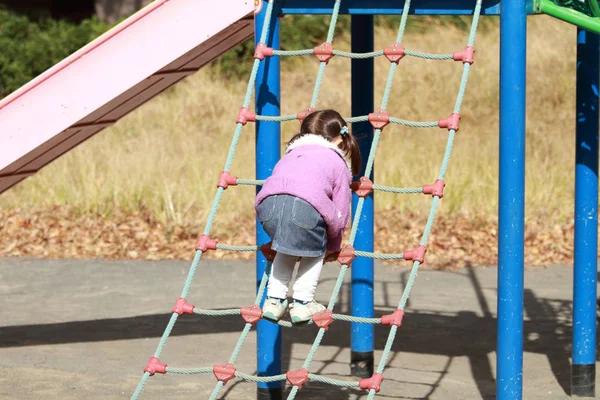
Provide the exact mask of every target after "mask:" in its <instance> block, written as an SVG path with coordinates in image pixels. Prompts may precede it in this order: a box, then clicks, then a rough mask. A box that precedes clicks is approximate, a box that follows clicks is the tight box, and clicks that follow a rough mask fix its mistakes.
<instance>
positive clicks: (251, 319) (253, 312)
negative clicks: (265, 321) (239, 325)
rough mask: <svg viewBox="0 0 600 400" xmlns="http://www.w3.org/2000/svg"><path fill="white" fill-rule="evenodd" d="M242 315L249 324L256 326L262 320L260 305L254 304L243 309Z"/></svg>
mask: <svg viewBox="0 0 600 400" xmlns="http://www.w3.org/2000/svg"><path fill="white" fill-rule="evenodd" d="M240 314H241V315H242V318H243V319H244V321H246V322H247V323H249V324H255V323H256V322H257V321H258V320H259V319H261V318H262V310H261V309H260V307H259V306H258V304H252V305H251V306H250V307H242V308H241V309H240Z"/></svg>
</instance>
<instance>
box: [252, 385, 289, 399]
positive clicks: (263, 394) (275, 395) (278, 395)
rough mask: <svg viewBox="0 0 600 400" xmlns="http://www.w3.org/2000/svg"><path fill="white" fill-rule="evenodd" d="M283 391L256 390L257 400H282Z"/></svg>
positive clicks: (273, 389)
mask: <svg viewBox="0 0 600 400" xmlns="http://www.w3.org/2000/svg"><path fill="white" fill-rule="evenodd" d="M282 399H283V391H282V389H281V388H280V387H278V388H256V400H282Z"/></svg>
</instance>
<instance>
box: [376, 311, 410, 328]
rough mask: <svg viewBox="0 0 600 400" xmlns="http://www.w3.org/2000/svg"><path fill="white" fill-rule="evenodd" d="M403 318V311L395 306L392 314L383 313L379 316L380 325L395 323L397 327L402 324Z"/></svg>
mask: <svg viewBox="0 0 600 400" xmlns="http://www.w3.org/2000/svg"><path fill="white" fill-rule="evenodd" d="M403 318H404V311H403V310H402V309H400V308H396V309H395V310H394V312H393V313H392V314H388V315H384V316H382V317H381V324H382V325H389V326H392V325H396V326H397V327H398V328H400V327H401V326H402V319H403Z"/></svg>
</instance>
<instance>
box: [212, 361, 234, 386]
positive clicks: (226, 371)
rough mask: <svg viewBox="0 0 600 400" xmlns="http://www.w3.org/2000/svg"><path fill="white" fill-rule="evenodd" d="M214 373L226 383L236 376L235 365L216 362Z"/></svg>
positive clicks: (219, 379)
mask: <svg viewBox="0 0 600 400" xmlns="http://www.w3.org/2000/svg"><path fill="white" fill-rule="evenodd" d="M213 374H214V375H215V378H217V380H218V381H220V382H223V383H224V384H225V383H227V382H229V381H230V380H232V379H233V378H234V377H235V367H234V366H233V364H230V363H227V364H215V365H213Z"/></svg>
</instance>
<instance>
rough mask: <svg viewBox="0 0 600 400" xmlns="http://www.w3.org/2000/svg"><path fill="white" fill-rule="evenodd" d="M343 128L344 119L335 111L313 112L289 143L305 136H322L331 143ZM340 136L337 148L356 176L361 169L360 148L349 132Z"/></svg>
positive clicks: (344, 124)
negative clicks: (347, 159) (348, 160)
mask: <svg viewBox="0 0 600 400" xmlns="http://www.w3.org/2000/svg"><path fill="white" fill-rule="evenodd" d="M344 126H346V121H344V118H342V116H341V115H340V114H339V113H338V112H337V111H335V110H321V111H314V112H312V113H310V114H308V116H307V117H306V118H304V121H302V126H301V127H300V132H298V133H297V134H296V135H294V137H293V138H292V139H290V143H291V142H293V141H294V140H296V139H298V138H300V137H302V136H304V135H307V134H313V135H319V136H323V137H324V138H325V139H327V140H328V141H330V142H331V141H333V140H334V139H335V138H337V137H338V136H340V134H341V131H342V128H343V127H344ZM341 136H342V141H341V142H340V143H339V144H338V147H339V148H340V150H341V151H342V152H343V153H344V154H345V155H346V157H348V158H349V159H350V165H351V168H352V175H354V176H358V174H360V169H361V160H360V148H359V147H358V142H357V141H356V139H355V138H354V136H352V134H350V131H348V132H346V133H344V134H343V135H341Z"/></svg>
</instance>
